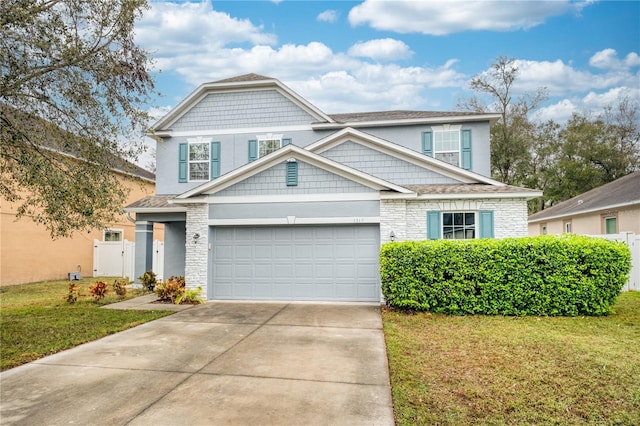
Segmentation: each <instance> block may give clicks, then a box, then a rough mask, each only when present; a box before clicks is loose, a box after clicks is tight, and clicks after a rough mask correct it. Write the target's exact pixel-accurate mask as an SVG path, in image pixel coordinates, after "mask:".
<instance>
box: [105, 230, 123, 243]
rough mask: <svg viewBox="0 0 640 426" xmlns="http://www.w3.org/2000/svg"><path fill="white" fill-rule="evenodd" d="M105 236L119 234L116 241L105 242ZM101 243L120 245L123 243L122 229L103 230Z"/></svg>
mask: <svg viewBox="0 0 640 426" xmlns="http://www.w3.org/2000/svg"><path fill="white" fill-rule="evenodd" d="M107 234H119V235H120V239H118V240H115V241H114V240H107ZM102 241H104V242H109V243H121V242H122V241H124V229H122V228H105V229H103V230H102Z"/></svg>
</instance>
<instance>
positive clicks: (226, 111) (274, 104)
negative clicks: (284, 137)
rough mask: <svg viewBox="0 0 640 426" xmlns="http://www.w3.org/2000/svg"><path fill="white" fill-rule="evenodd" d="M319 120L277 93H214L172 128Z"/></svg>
mask: <svg viewBox="0 0 640 426" xmlns="http://www.w3.org/2000/svg"><path fill="white" fill-rule="evenodd" d="M314 121H316V118H314V117H312V116H311V115H309V114H308V113H307V112H306V111H304V110H303V109H301V108H300V107H299V106H297V105H296V104H294V103H293V102H292V101H291V100H289V99H288V98H286V97H284V96H283V95H282V94H280V93H279V92H278V91H276V90H251V91H245V92H236V93H233V92H229V93H212V94H209V95H207V96H205V97H204V99H202V100H201V101H200V102H198V104H196V105H195V106H194V107H193V108H191V109H190V110H189V111H188V112H187V113H185V114H184V115H183V116H182V117H180V118H179V119H178V120H177V121H176V122H175V123H173V124H172V125H171V128H172V129H173V130H174V131H190V130H216V129H241V128H256V127H261V126H264V127H273V126H285V125H297V124H310V123H312V122H314Z"/></svg>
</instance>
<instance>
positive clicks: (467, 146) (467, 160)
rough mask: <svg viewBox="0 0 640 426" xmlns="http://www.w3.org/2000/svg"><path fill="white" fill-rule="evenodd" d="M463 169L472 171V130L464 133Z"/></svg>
mask: <svg viewBox="0 0 640 426" xmlns="http://www.w3.org/2000/svg"><path fill="white" fill-rule="evenodd" d="M461 136H462V153H461V156H462V168H463V169H465V170H471V130H468V129H467V130H463V131H462V135H461Z"/></svg>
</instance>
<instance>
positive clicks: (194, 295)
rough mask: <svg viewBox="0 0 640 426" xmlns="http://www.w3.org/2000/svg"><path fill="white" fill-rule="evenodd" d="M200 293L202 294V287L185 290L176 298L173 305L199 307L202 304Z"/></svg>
mask: <svg viewBox="0 0 640 426" xmlns="http://www.w3.org/2000/svg"><path fill="white" fill-rule="evenodd" d="M200 293H202V287H198V288H185V289H184V293H182V294H181V295H179V296H178V297H176V301H175V304H176V305H179V304H180V303H190V304H192V305H199V304H201V303H204V299H203V298H202V296H200Z"/></svg>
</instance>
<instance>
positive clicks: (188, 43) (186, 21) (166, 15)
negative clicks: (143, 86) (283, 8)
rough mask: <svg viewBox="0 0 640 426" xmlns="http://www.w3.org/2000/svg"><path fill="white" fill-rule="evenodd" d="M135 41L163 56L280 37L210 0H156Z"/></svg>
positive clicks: (140, 25)
mask: <svg viewBox="0 0 640 426" xmlns="http://www.w3.org/2000/svg"><path fill="white" fill-rule="evenodd" d="M136 41H137V42H138V43H139V44H140V45H142V46H144V47H146V48H147V49H149V50H151V51H153V52H156V55H157V56H159V57H160V58H162V57H172V56H173V55H180V54H185V53H187V52H192V53H199V54H206V53H207V52H208V51H211V50H215V49H217V48H220V47H222V46H225V45H227V44H229V43H251V44H258V43H261V44H275V43H276V41H277V40H276V36H275V35H273V34H267V33H264V32H263V29H262V27H261V26H256V25H254V24H253V23H251V21H249V20H248V19H236V18H232V17H231V16H229V14H227V13H222V12H218V11H215V10H213V7H212V6H211V3H210V2H201V3H169V2H153V3H151V8H150V9H149V10H147V11H145V13H144V14H143V16H142V18H141V20H140V21H139V22H138V23H137V24H136Z"/></svg>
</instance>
